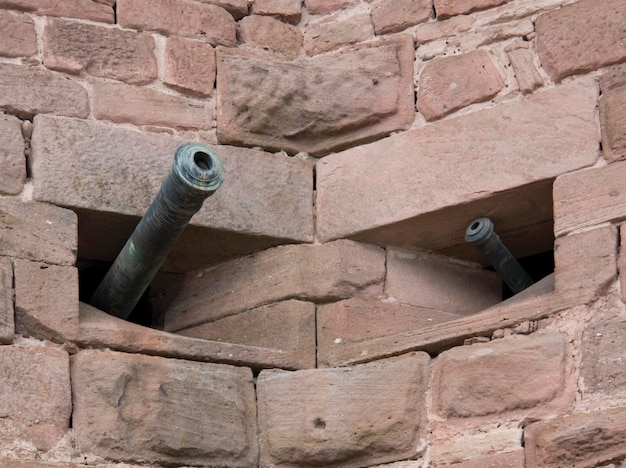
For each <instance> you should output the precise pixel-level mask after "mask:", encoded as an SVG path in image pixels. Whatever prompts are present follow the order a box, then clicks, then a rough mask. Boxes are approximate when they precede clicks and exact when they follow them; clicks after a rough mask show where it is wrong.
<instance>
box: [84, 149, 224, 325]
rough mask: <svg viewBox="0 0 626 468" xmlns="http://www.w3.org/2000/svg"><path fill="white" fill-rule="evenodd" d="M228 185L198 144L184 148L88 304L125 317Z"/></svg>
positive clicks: (213, 157)
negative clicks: (187, 229) (195, 217)
mask: <svg viewBox="0 0 626 468" xmlns="http://www.w3.org/2000/svg"><path fill="white" fill-rule="evenodd" d="M223 181H224V167H223V166H222V163H221V161H220V160H219V159H218V158H217V156H216V155H215V154H213V152H212V151H211V150H210V149H209V148H207V147H206V146H204V145H201V144H198V143H184V144H182V145H180V146H179V147H178V148H177V150H176V153H175V155H174V162H173V163H172V168H171V171H170V173H169V175H168V176H167V177H166V178H165V180H164V181H163V184H162V185H161V190H160V191H159V193H158V194H157V196H156V198H155V199H154V200H153V202H152V204H151V205H150V207H149V208H148V211H146V214H145V215H144V216H143V218H141V220H140V221H139V224H138V225H137V227H136V228H135V231H134V232H133V233H132V235H131V236H130V238H129V239H128V241H127V242H126V245H125V246H124V248H123V249H122V251H121V252H120V253H119V255H118V256H117V258H116V259H115V262H113V265H111V268H110V269H109V271H108V272H107V274H106V275H105V277H104V279H103V280H102V282H101V283H100V285H99V286H98V289H96V292H95V293H94V294H93V296H92V297H91V300H90V301H89V302H90V304H91V305H93V306H95V307H97V308H98V309H100V310H103V311H105V312H108V313H109V314H111V315H115V316H117V317H120V318H123V319H126V318H128V316H129V315H130V313H131V312H132V310H133V309H134V307H135V305H137V302H138V301H139V299H140V298H141V296H142V294H143V293H144V292H145V290H146V288H147V287H148V286H149V284H150V282H151V281H152V279H153V278H154V275H156V273H157V271H158V270H159V268H160V267H161V265H162V264H163V262H164V261H165V258H166V257H167V255H168V253H169V251H170V250H171V248H172V246H173V245H174V243H175V242H176V240H177V239H178V238H179V237H180V235H181V234H182V232H183V230H184V229H185V227H186V226H187V224H188V223H189V221H190V220H191V218H192V216H193V215H194V214H196V213H197V212H198V211H199V210H200V208H201V207H202V203H203V202H204V200H205V199H206V198H207V197H209V196H210V195H212V194H213V193H214V192H215V191H216V190H217V189H218V188H219V186H220V185H221V184H222V182H223Z"/></svg>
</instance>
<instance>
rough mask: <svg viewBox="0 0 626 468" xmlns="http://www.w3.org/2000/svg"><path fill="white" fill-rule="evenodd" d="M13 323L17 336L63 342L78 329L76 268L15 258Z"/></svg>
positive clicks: (73, 335)
mask: <svg viewBox="0 0 626 468" xmlns="http://www.w3.org/2000/svg"><path fill="white" fill-rule="evenodd" d="M14 263H15V326H16V329H17V332H18V333H20V334H21V335H25V336H32V337H34V338H39V339H44V340H52V341H56V342H59V343H64V342H65V341H67V340H70V339H72V338H74V337H75V336H76V333H77V332H78V271H77V270H76V268H74V267H70V266H58V265H48V264H45V263H36V262H30V261H28V260H19V259H18V260H15V262H14Z"/></svg>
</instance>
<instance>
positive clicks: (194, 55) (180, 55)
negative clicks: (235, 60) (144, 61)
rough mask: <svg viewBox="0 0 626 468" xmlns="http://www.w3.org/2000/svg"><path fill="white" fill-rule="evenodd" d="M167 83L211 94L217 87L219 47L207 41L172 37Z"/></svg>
mask: <svg viewBox="0 0 626 468" xmlns="http://www.w3.org/2000/svg"><path fill="white" fill-rule="evenodd" d="M163 82H164V83H165V84H166V85H168V86H171V87H172V88H175V89H178V90H180V91H181V92H183V93H190V94H197V95H199V96H211V95H212V94H213V88H214V86H215V49H214V48H213V47H211V45H210V44H207V43H206V42H204V41H198V40H195V39H188V38H185V37H181V36H172V37H168V38H167V41H166V42H165V75H164V77H163Z"/></svg>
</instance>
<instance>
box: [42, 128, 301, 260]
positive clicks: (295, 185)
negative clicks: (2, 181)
mask: <svg viewBox="0 0 626 468" xmlns="http://www.w3.org/2000/svg"><path fill="white" fill-rule="evenodd" d="M34 122H35V123H34V131H33V137H32V172H33V179H34V181H35V187H34V197H35V199H37V200H42V201H47V202H50V203H54V204H57V205H63V206H71V207H73V208H77V209H80V211H81V251H84V252H85V255H95V257H94V256H83V258H102V259H108V260H109V261H112V260H113V258H114V257H115V255H117V252H118V251H119V249H120V248H121V247H122V246H123V245H124V243H125V242H126V238H127V237H124V234H126V235H129V234H130V233H131V232H132V229H133V228H134V226H131V227H130V229H127V230H125V231H124V230H119V231H118V230H116V229H114V227H115V225H116V224H115V221H114V220H113V219H111V218H107V217H106V216H105V214H106V212H115V213H119V214H120V215H130V216H135V217H137V216H142V215H143V213H144V211H145V210H146V209H147V207H148V206H149V205H150V203H151V202H152V200H153V199H154V197H155V196H156V194H157V192H158V190H159V187H160V186H161V182H162V180H163V179H164V177H165V176H166V174H167V172H168V171H169V167H170V165H171V161H172V158H173V155H174V151H175V149H176V147H177V146H178V145H179V144H180V143H182V142H183V140H180V139H178V138H173V137H168V136H164V135H158V134H150V133H141V132H137V131H133V130H129V129H123V128H120V127H117V126H112V125H108V124H104V123H100V122H89V121H83V120H75V119H63V118H54V117H48V116H37V117H36V118H35V121H34ZM211 148H213V150H214V151H215V153H216V154H217V155H219V158H220V159H221V160H222V162H223V163H224V167H225V170H226V174H227V175H226V181H225V182H224V184H223V185H222V186H221V187H220V189H219V190H218V191H217V192H216V193H215V194H214V195H213V196H212V197H211V198H210V199H209V200H208V201H207V202H206V203H205V204H204V207H203V208H202V209H201V210H200V212H199V213H198V214H197V215H196V216H195V217H194V218H193V220H192V223H191V227H192V228H193V227H198V228H200V227H203V228H210V229H211V232H212V233H213V234H212V235H209V234H210V233H208V232H207V230H206V229H205V230H201V229H195V230H194V229H191V230H188V232H186V233H185V235H183V238H181V240H180V242H179V243H178V246H177V247H175V255H174V256H172V257H171V258H170V261H169V262H168V263H169V265H170V266H171V267H172V268H174V269H179V268H181V267H184V269H186V270H189V269H190V268H192V267H194V266H195V267H199V266H200V265H203V264H204V265H206V264H208V263H209V262H210V261H213V262H215V261H216V260H218V261H220V260H224V258H228V257H229V256H233V255H234V254H239V255H242V254H245V253H250V251H253V250H258V249H260V248H267V247H268V246H269V245H276V244H277V243H283V242H285V240H292V241H293V240H295V241H305V242H306V241H308V242H310V241H312V240H313V207H312V203H311V201H312V194H313V175H312V165H311V163H310V162H308V161H304V160H300V159H297V158H288V157H286V156H283V155H271V154H267V153H263V152H261V151H257V150H251V149H244V148H234V147H229V146H212V147H211ZM112 154H114V155H116V157H115V158H111V157H110V155H112ZM268 174H271V175H272V176H271V177H272V184H268V183H267V175H268ZM86 210H89V211H90V212H98V213H99V214H98V216H96V217H95V219H91V218H90V219H87V217H86V215H85V211H86ZM83 215H85V217H83ZM83 221H84V222H83ZM107 226H108V227H107ZM103 229H105V230H106V231H107V232H108V233H109V234H108V236H109V237H108V241H109V242H111V244H113V245H112V248H111V250H110V251H109V250H105V251H103V250H101V249H102V241H101V234H102V232H103ZM220 231H227V232H229V233H231V232H232V233H237V234H228V235H224V234H223V233H220ZM116 235H117V236H119V239H117V238H116V237H115V236H116ZM257 238H258V239H257ZM114 240H115V242H114ZM116 245H117V246H118V250H117V251H115V248H114V247H115V246H116ZM83 249H84V250H83Z"/></svg>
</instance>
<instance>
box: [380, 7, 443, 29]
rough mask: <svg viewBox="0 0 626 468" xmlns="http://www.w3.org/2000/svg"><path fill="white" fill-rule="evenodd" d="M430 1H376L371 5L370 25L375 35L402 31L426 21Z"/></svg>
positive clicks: (428, 14) (430, 8) (429, 11)
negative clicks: (372, 26) (371, 24)
mask: <svg viewBox="0 0 626 468" xmlns="http://www.w3.org/2000/svg"><path fill="white" fill-rule="evenodd" d="M431 10H432V0H400V1H398V0H396V1H394V2H389V1H386V0H376V1H374V2H373V3H372V23H373V25H374V31H376V34H387V33H394V32H399V31H402V30H404V29H406V28H408V27H410V26H414V25H416V24H418V23H423V22H425V21H428V18H430V13H431Z"/></svg>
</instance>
